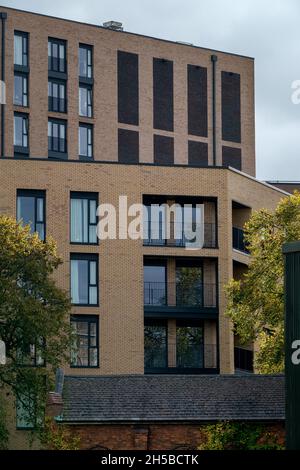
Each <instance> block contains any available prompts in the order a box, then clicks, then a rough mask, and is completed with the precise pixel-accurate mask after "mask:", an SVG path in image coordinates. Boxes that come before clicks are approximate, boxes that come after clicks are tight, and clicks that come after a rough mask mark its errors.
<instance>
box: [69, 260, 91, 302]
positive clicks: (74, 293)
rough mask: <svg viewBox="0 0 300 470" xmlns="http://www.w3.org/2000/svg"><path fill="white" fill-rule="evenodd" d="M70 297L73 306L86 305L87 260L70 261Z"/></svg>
mask: <svg viewBox="0 0 300 470" xmlns="http://www.w3.org/2000/svg"><path fill="white" fill-rule="evenodd" d="M71 297H72V302H73V303H74V304H87V303H88V261H87V260H71Z"/></svg>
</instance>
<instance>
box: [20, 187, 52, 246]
mask: <svg viewBox="0 0 300 470" xmlns="http://www.w3.org/2000/svg"><path fill="white" fill-rule="evenodd" d="M45 199H46V198H45V192H44V191H34V190H18V192H17V220H22V221H23V223H24V224H26V225H27V224H29V225H30V228H31V231H32V232H37V233H38V234H39V237H40V239H41V240H45V234H46V226H45Z"/></svg>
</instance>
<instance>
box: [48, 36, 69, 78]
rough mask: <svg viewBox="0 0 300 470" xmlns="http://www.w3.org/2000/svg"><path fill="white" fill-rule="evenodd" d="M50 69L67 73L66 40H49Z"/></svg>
mask: <svg viewBox="0 0 300 470" xmlns="http://www.w3.org/2000/svg"><path fill="white" fill-rule="evenodd" d="M48 70H49V71H50V72H59V73H66V71H67V61H66V41H63V40H62V39H53V38H51V39H49V40H48Z"/></svg>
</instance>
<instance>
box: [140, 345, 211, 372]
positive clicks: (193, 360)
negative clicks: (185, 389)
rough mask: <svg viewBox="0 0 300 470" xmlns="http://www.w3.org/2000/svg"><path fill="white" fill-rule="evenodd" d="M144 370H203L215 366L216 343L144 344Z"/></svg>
mask: <svg viewBox="0 0 300 470" xmlns="http://www.w3.org/2000/svg"><path fill="white" fill-rule="evenodd" d="M144 357H145V372H146V373H147V372H148V373H149V372H154V373H155V371H157V372H165V373H176V372H183V371H185V372H189V371H190V370H192V371H193V372H197V371H199V372H204V371H205V370H210V369H216V368H217V346H216V344H203V343H199V344H188V343H187V344H184V345H180V344H177V345H174V344H169V345H167V344H166V342H165V341H164V342H162V343H161V344H155V346H154V347H153V346H150V347H147V346H146V345H145V352H144Z"/></svg>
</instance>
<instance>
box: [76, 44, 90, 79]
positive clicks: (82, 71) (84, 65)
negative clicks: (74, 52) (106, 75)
mask: <svg viewBox="0 0 300 470" xmlns="http://www.w3.org/2000/svg"><path fill="white" fill-rule="evenodd" d="M78 73H79V77H80V78H92V77H93V49H92V46H87V45H85V44H80V46H79V70H78Z"/></svg>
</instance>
